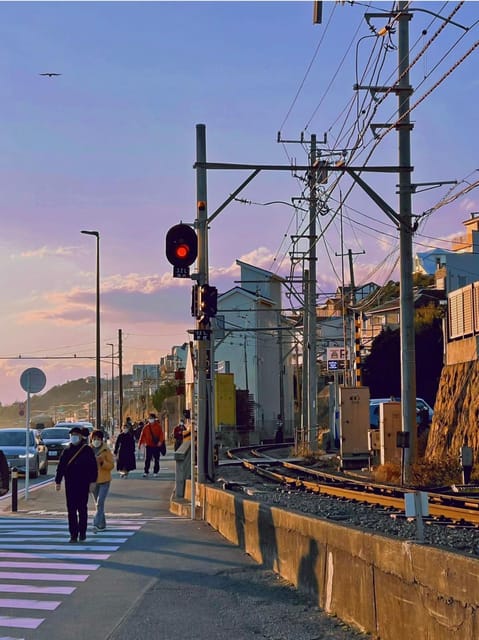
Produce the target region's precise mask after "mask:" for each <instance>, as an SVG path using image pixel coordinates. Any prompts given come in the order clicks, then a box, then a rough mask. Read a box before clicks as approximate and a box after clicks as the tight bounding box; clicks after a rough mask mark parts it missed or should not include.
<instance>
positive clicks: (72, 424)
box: [52, 420, 95, 433]
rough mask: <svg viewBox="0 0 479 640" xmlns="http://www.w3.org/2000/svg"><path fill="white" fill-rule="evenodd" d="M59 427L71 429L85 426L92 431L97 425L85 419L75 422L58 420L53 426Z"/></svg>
mask: <svg viewBox="0 0 479 640" xmlns="http://www.w3.org/2000/svg"><path fill="white" fill-rule="evenodd" d="M59 427H62V428H63V429H69V430H70V429H73V427H80V429H83V428H84V427H86V428H87V429H88V431H89V432H90V433H91V432H92V431H93V430H94V429H95V427H94V426H93V425H92V423H91V422H84V421H83V420H79V421H75V422H57V423H56V425H55V426H54V427H52V428H53V429H58V428H59Z"/></svg>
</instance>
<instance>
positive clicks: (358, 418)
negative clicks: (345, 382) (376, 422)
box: [339, 386, 370, 469]
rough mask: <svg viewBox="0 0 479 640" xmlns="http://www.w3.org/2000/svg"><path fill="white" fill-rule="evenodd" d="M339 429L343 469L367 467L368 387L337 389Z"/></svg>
mask: <svg viewBox="0 0 479 640" xmlns="http://www.w3.org/2000/svg"><path fill="white" fill-rule="evenodd" d="M339 428H340V455H341V466H342V467H343V469H357V468H361V467H364V466H365V465H368V464H369V455H370V454H369V438H368V431H369V388H368V387H342V386H341V387H339Z"/></svg>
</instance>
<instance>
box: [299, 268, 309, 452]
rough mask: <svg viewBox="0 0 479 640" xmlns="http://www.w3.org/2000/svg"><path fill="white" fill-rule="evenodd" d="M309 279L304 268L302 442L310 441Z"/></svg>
mask: <svg viewBox="0 0 479 640" xmlns="http://www.w3.org/2000/svg"><path fill="white" fill-rule="evenodd" d="M310 285H311V281H310V279H309V271H308V269H304V270H303V300H304V303H303V346H302V351H303V367H302V372H301V443H302V444H303V445H305V444H306V443H307V442H308V443H309V422H308V419H309V416H308V407H309V402H308V401H309V328H308V327H309V316H310V314H309V287H310Z"/></svg>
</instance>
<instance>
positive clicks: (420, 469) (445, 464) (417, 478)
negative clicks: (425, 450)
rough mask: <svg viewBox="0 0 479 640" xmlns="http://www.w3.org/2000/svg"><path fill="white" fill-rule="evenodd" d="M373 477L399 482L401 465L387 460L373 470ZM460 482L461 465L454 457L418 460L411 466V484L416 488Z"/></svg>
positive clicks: (378, 479) (377, 479)
mask: <svg viewBox="0 0 479 640" xmlns="http://www.w3.org/2000/svg"><path fill="white" fill-rule="evenodd" d="M373 477H374V480H375V481H376V482H386V483H390V484H401V467H400V465H398V464H394V463H392V462H387V463H386V464H383V465H381V466H379V467H378V468H377V469H375V470H374V472H373ZM461 482H462V467H461V465H460V464H459V462H458V460H457V458H455V457H454V458H453V457H448V458H446V459H445V460H441V461H425V460H420V461H419V462H417V463H416V464H415V465H413V467H412V482H411V485H412V486H413V487H417V488H418V489H428V488H432V487H441V486H450V485H452V484H460V483H461Z"/></svg>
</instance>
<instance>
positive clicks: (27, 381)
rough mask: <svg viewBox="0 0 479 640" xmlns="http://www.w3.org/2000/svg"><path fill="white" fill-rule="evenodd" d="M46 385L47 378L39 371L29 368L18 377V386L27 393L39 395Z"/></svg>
mask: <svg viewBox="0 0 479 640" xmlns="http://www.w3.org/2000/svg"><path fill="white" fill-rule="evenodd" d="M46 383H47V378H46V376H45V374H44V373H43V371H42V370H41V369H37V368H36V367H31V368H30V369H25V371H24V372H23V373H22V375H21V376H20V385H21V387H22V389H23V390H24V391H26V392H27V393H39V392H40V391H41V390H42V389H43V388H44V386H45V385H46Z"/></svg>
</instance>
